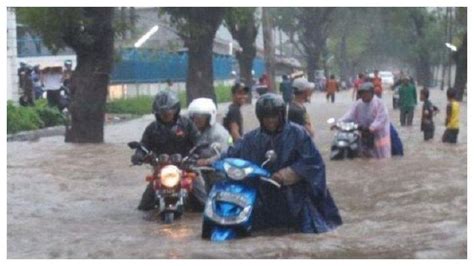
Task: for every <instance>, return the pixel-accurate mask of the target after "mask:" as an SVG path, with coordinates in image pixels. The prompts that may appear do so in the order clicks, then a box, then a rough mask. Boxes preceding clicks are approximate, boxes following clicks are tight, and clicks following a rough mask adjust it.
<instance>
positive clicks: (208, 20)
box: [160, 7, 229, 43]
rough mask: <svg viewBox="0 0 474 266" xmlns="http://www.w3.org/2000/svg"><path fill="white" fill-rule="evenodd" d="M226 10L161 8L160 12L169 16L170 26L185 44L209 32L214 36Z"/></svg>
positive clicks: (217, 8)
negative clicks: (174, 28)
mask: <svg viewBox="0 0 474 266" xmlns="http://www.w3.org/2000/svg"><path fill="white" fill-rule="evenodd" d="M228 10H229V8H224V7H193V8H189V7H163V8H161V9H160V12H161V14H168V15H170V22H171V24H172V25H173V26H174V27H176V29H177V30H178V31H177V32H176V34H178V35H179V36H180V37H181V38H182V39H183V40H184V41H185V43H186V42H189V41H192V40H193V39H199V38H202V37H203V36H207V35H208V34H209V33H210V32H211V33H213V34H215V30H217V27H218V26H219V24H220V23H221V21H222V19H223V17H224V15H225V13H226V12H227V11H228ZM216 26H217V27H216Z"/></svg>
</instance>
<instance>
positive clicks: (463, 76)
mask: <svg viewBox="0 0 474 266" xmlns="http://www.w3.org/2000/svg"><path fill="white" fill-rule="evenodd" d="M454 60H455V61H456V77H455V78H454V88H455V89H456V91H457V99H458V100H459V101H462V100H463V97H464V90H465V89H466V82H467V33H464V37H463V40H462V44H461V46H460V47H459V49H458V51H457V52H456V53H455V56H454Z"/></svg>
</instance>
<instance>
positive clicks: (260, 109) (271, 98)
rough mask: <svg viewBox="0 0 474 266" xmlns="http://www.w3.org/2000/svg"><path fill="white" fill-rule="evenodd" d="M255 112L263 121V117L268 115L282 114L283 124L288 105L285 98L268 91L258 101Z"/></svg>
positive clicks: (281, 120)
mask: <svg viewBox="0 0 474 266" xmlns="http://www.w3.org/2000/svg"><path fill="white" fill-rule="evenodd" d="M255 112H256V113H257V118H258V120H259V121H260V124H261V123H262V119H263V118H264V117H268V116H275V115H279V116H280V122H281V123H282V124H283V123H285V121H286V105H285V102H284V101H283V98H282V97H281V96H280V95H277V94H275V93H266V94H264V95H262V96H260V98H258V101H257V103H256V108H255Z"/></svg>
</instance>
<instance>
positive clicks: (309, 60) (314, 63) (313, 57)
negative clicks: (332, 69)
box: [306, 51, 320, 82]
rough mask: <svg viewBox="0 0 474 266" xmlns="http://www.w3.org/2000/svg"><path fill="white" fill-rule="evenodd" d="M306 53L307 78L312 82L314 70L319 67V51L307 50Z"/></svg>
mask: <svg viewBox="0 0 474 266" xmlns="http://www.w3.org/2000/svg"><path fill="white" fill-rule="evenodd" d="M306 53H307V56H306V68H307V71H308V80H309V81H311V82H314V81H315V80H316V70H318V69H319V64H318V58H319V57H320V53H318V52H312V53H308V51H306Z"/></svg>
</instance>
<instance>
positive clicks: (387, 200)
mask: <svg viewBox="0 0 474 266" xmlns="http://www.w3.org/2000/svg"><path fill="white" fill-rule="evenodd" d="M432 98H433V102H434V103H435V104H436V105H438V107H440V109H441V110H444V107H445V104H446V100H445V97H444V93H441V92H439V91H433V92H432ZM384 99H385V100H386V102H387V104H391V102H390V101H391V93H390V92H387V93H386V94H385V95H384ZM350 104H351V100H350V93H347V92H343V93H339V94H338V95H337V96H336V103H335V104H330V103H326V101H325V98H324V95H323V94H320V93H317V94H315V95H314V97H313V101H312V104H311V105H309V106H308V110H309V112H310V114H311V116H312V119H313V120H314V123H315V126H316V129H317V130H316V131H317V133H316V136H315V142H316V144H317V146H318V148H319V149H320V151H321V153H322V155H323V157H324V159H325V161H326V164H327V181H328V185H329V187H330V189H331V192H332V193H333V196H334V198H335V200H336V203H337V204H338V206H339V208H340V211H341V215H342V217H343V220H344V225H343V226H341V227H339V228H338V229H337V230H335V231H333V232H330V233H326V234H321V235H307V234H297V233H287V232H284V231H266V232H260V233H258V234H256V235H254V236H252V237H249V238H246V239H242V240H237V241H230V242H228V243H224V244H214V243H210V242H208V241H203V240H201V239H200V227H201V217H200V215H199V214H197V213H186V214H185V216H184V217H183V219H181V220H178V221H177V222H176V223H175V224H173V225H162V224H160V223H157V222H152V221H146V220H144V219H143V217H142V216H143V215H142V213H141V212H139V211H137V210H135V207H136V205H137V204H138V200H139V198H140V195H141V193H142V191H143V189H144V187H145V181H144V176H145V174H147V173H148V171H149V170H148V169H147V168H146V167H129V158H130V154H131V152H130V151H129V150H128V148H127V147H126V145H125V144H126V143H127V142H128V141H130V140H135V139H138V138H139V137H140V135H141V132H142V131H143V129H144V127H145V126H146V125H147V124H148V123H149V122H150V121H151V120H152V117H151V116H145V117H143V118H141V119H137V120H133V121H130V122H126V123H122V124H116V125H110V126H107V127H106V131H105V136H106V143H105V144H101V145H77V144H64V143H63V139H62V137H49V138H42V139H40V140H39V141H37V142H9V143H8V150H7V165H8V166H7V171H8V198H7V200H8V203H7V206H8V209H7V222H8V229H7V230H8V238H7V240H8V242H7V247H8V251H7V252H8V258H466V257H467V218H466V213H467V203H466V201H467V181H466V179H467V145H466V144H467V137H466V112H467V109H466V103H463V104H462V117H461V121H462V122H461V131H460V135H459V144H457V145H444V144H442V143H440V138H441V134H442V131H443V126H442V123H443V119H444V114H441V115H438V116H437V117H436V118H435V122H436V124H437V129H436V133H435V140H434V141H432V142H429V143H425V142H424V141H423V140H422V133H421V132H420V131H419V122H420V121H419V113H420V112H421V111H420V106H418V107H417V110H416V115H415V121H414V124H415V125H414V126H413V127H412V128H400V127H398V129H399V134H400V135H401V138H402V141H403V142H404V145H405V153H406V155H405V157H403V158H393V159H390V160H382V161H376V160H361V159H356V160H353V161H330V160H329V159H328V157H329V143H330V141H331V139H332V137H333V132H330V131H329V130H328V127H327V125H326V123H325V121H326V120H327V119H328V118H329V117H331V116H334V117H339V116H340V115H342V114H343V113H344V112H345V110H346V109H347V108H348V107H349V106H350ZM389 106H391V105H389ZM244 109H245V112H248V114H249V115H246V116H244V117H245V118H246V124H245V126H246V128H247V129H250V128H252V127H253V126H255V125H256V119H255V118H254V117H253V115H251V113H252V111H253V110H252V107H250V106H249V107H246V108H244ZM389 110H390V113H391V116H392V121H394V123H395V125H398V124H399V122H398V112H396V111H392V109H391V107H390V108H389ZM221 111H224V110H221Z"/></svg>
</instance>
